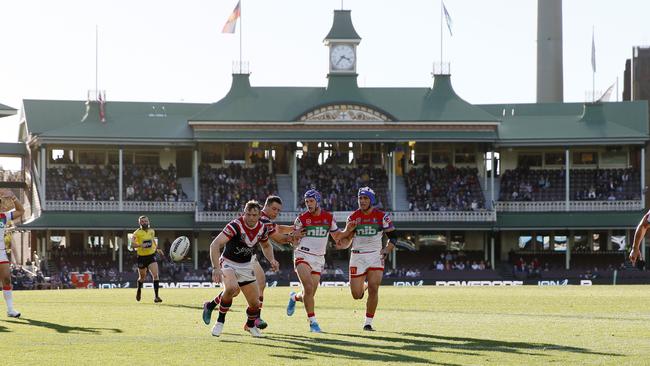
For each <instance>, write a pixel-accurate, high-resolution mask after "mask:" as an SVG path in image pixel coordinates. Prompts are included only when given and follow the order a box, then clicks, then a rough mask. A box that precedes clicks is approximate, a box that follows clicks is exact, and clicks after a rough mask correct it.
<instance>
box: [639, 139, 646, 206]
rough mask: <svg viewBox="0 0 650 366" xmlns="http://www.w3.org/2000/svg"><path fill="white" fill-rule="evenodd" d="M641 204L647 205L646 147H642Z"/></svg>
mask: <svg viewBox="0 0 650 366" xmlns="http://www.w3.org/2000/svg"><path fill="white" fill-rule="evenodd" d="M640 173H641V205H643V206H644V207H645V147H642V148H641V172H640Z"/></svg>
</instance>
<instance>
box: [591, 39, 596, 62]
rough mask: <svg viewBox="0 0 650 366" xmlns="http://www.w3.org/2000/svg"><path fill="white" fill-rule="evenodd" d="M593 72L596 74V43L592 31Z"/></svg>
mask: <svg viewBox="0 0 650 366" xmlns="http://www.w3.org/2000/svg"><path fill="white" fill-rule="evenodd" d="M591 70H592V71H593V72H596V42H595V40H594V31H593V30H592V31H591Z"/></svg>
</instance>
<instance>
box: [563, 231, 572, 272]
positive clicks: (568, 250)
mask: <svg viewBox="0 0 650 366" xmlns="http://www.w3.org/2000/svg"><path fill="white" fill-rule="evenodd" d="M573 234H574V233H573V231H569V236H568V237H567V238H566V255H565V260H566V263H565V264H564V268H565V269H571V248H573Z"/></svg>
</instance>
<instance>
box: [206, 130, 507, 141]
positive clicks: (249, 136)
mask: <svg viewBox="0 0 650 366" xmlns="http://www.w3.org/2000/svg"><path fill="white" fill-rule="evenodd" d="M194 137H195V139H196V140H197V141H323V140H325V141H338V140H341V141H369V142H372V141H376V142H391V141H394V142H396V141H415V140H417V141H438V142H443V141H446V142H450V141H459V142H461V141H465V142H467V141H474V142H495V141H496V140H497V134H496V131H472V132H462V131H393V130H383V131H381V130H372V129H366V130H358V131H350V130H345V131H335V130H331V131H313V130H311V131H301V130H293V131H292V130H290V129H289V130H281V131H279V130H272V131H264V134H260V132H259V131H254V130H247V131H203V130H199V131H196V133H195V134H194Z"/></svg>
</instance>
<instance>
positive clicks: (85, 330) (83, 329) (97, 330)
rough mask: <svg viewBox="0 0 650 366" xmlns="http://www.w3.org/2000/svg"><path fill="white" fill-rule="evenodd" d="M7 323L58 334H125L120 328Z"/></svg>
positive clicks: (29, 321) (22, 320)
mask: <svg viewBox="0 0 650 366" xmlns="http://www.w3.org/2000/svg"><path fill="white" fill-rule="evenodd" d="M5 321H6V322H7V323H13V324H22V325H31V326H34V327H41V328H48V329H52V330H55V331H56V332H57V333H64V334H68V333H77V332H78V333H90V334H102V333H103V331H109V332H111V333H123V331H122V329H119V328H90V327H71V326H68V325H63V324H56V323H50V322H45V321H42V320H36V319H28V318H24V317H23V318H20V319H17V320H5Z"/></svg>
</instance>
